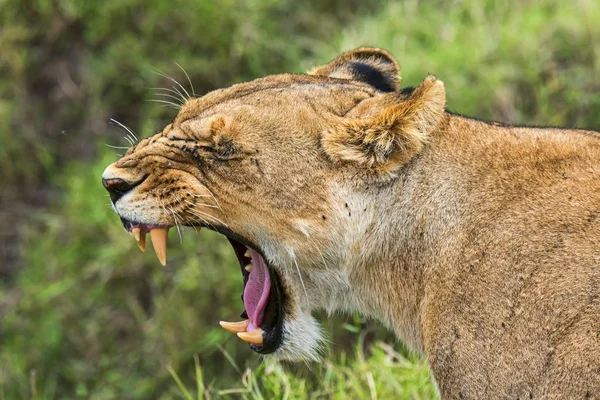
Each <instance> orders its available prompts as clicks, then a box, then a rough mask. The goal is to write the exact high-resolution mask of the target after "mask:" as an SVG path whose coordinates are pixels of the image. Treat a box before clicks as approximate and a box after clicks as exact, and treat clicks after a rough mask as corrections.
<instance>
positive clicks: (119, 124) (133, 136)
mask: <svg viewBox="0 0 600 400" xmlns="http://www.w3.org/2000/svg"><path fill="white" fill-rule="evenodd" d="M109 121H110V122H112V123H114V124H117V125H118V126H120V127H121V128H123V129H125V130H126V131H127V132H128V133H129V134H130V135H131V136H132V139H135V140H134V141H135V142H139V141H140V140H139V139H138V137H137V136H136V135H135V133H134V132H133V130H132V129H130V128H129V127H128V126H126V125H125V124H122V123H120V122H119V121H117V120H116V119H114V118H110V119H109Z"/></svg>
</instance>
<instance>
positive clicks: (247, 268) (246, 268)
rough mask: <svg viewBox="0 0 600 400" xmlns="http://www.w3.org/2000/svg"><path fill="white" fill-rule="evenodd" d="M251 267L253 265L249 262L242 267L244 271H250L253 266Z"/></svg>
mask: <svg viewBox="0 0 600 400" xmlns="http://www.w3.org/2000/svg"><path fill="white" fill-rule="evenodd" d="M253 267H254V266H253V265H252V263H250V264H248V265H246V266H245V267H244V269H245V270H246V271H248V272H252V268H253Z"/></svg>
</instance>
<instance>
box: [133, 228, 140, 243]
mask: <svg viewBox="0 0 600 400" xmlns="http://www.w3.org/2000/svg"><path fill="white" fill-rule="evenodd" d="M141 231H142V230H141V229H140V228H133V229H132V230H131V234H132V235H133V238H134V239H135V241H136V242H139V241H140V232H141Z"/></svg>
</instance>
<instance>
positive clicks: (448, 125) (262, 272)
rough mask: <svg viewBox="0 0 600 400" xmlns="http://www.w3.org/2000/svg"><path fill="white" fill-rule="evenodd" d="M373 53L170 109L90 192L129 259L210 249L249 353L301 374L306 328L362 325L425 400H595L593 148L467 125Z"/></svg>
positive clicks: (597, 155) (596, 192) (599, 340)
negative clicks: (226, 261) (324, 323)
mask: <svg viewBox="0 0 600 400" xmlns="http://www.w3.org/2000/svg"><path fill="white" fill-rule="evenodd" d="M398 74H399V67H398V63H397V62H396V61H395V60H394V58H393V57H392V56H391V55H390V54H388V53H387V52H386V51H383V50H379V49H373V48H360V49H357V50H354V51H350V52H347V53H344V54H342V55H340V56H339V57H338V58H336V59H335V60H333V61H332V62H330V63H329V64H327V65H324V66H321V67H317V68H314V69H313V70H311V71H310V72H308V73H307V74H298V75H296V74H283V75H273V76H267V77H265V78H261V79H257V80H254V81H251V82H247V83H242V84H238V85H234V86H232V87H230V88H227V89H222V90H217V91H214V92H212V93H209V94H207V95H205V96H203V97H200V98H190V99H188V100H187V101H186V102H185V104H184V105H183V106H182V108H181V110H180V111H179V113H178V115H177V116H176V117H175V119H174V120H173V122H172V123H171V124H169V125H167V126H166V127H165V128H164V129H163V130H162V132H160V133H158V134H156V135H154V136H152V137H149V138H147V139H144V140H142V141H141V142H140V143H139V144H137V145H134V146H132V147H131V148H130V149H129V150H128V151H127V153H126V154H125V156H124V157H123V158H121V159H120V160H119V161H117V162H115V163H114V164H112V165H110V166H109V167H108V168H106V170H105V171H104V174H103V176H102V179H103V184H104V186H105V187H106V189H107V190H108V191H109V193H110V196H111V199H112V202H113V205H114V209H115V211H116V212H117V213H118V214H119V216H120V217H121V220H122V222H123V225H124V226H125V229H127V230H128V231H130V232H132V234H133V235H134V237H135V238H136V240H137V241H138V244H139V245H140V247H142V248H144V247H145V235H146V233H148V232H149V233H150V236H151V239H152V241H153V247H154V249H155V251H156V253H157V255H158V257H159V260H160V261H161V263H162V264H163V265H164V264H165V263H166V233H167V230H168V229H169V228H170V227H172V226H174V225H175V224H178V225H187V226H195V227H206V228H209V229H212V230H215V231H217V232H220V233H221V234H223V235H225V236H227V238H228V239H229V240H230V242H231V244H232V246H233V249H234V250H235V254H236V255H237V258H238V259H239V262H240V266H241V272H242V278H243V281H244V293H243V303H244V306H245V311H244V312H243V313H242V314H243V315H242V318H243V321H241V322H221V325H222V326H223V327H224V328H225V329H227V330H229V331H231V332H233V333H236V334H237V336H239V337H240V338H241V339H242V340H245V341H247V342H249V343H250V347H251V348H252V349H253V350H254V351H256V352H257V353H261V354H267V353H272V354H273V355H274V356H276V357H278V358H282V359H313V358H316V357H317V355H318V350H319V346H320V344H321V342H322V340H323V337H322V334H321V330H320V328H319V325H318V324H317V322H316V321H315V319H314V318H313V317H312V316H311V312H312V311H313V310H315V309H326V310H328V311H330V312H334V311H338V310H341V311H348V312H354V311H358V312H361V313H363V314H365V315H367V316H371V317H374V318H377V319H378V320H380V321H381V322H383V323H384V324H385V325H386V326H388V327H389V328H390V329H392V330H393V331H394V332H395V333H396V334H397V336H398V337H399V338H400V339H401V340H403V341H404V342H405V343H407V344H408V345H409V346H410V347H411V348H412V349H413V350H414V351H416V352H420V353H422V354H424V355H425V356H426V357H427V359H428V361H429V364H430V366H431V369H432V371H433V375H434V377H435V380H436V382H437V385H438V388H439V391H440V394H441V396H442V397H443V398H511V399H516V398H520V399H524V398H569V399H574V398H597V397H598V396H599V395H600V261H599V258H600V218H599V217H600V163H599V161H600V136H598V134H597V133H595V132H589V131H582V130H564V129H555V128H524V127H513V126H505V125H502V124H498V123H491V122H484V121H478V120H475V119H471V118H467V117H463V116H460V115H455V114H452V113H450V112H448V111H446V109H445V104H446V93H445V89H444V84H443V83H442V81H440V80H438V79H436V78H435V77H433V76H428V77H427V78H425V80H424V81H423V83H421V85H420V86H419V87H417V88H416V89H411V88H406V89H398V87H399V84H400V78H399V76H398Z"/></svg>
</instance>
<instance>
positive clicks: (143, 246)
mask: <svg viewBox="0 0 600 400" xmlns="http://www.w3.org/2000/svg"><path fill="white" fill-rule="evenodd" d="M137 245H138V247H139V248H140V250H141V251H142V253H143V252H145V251H146V234H145V233H144V234H143V235H141V236H140V240H138V241H137Z"/></svg>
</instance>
